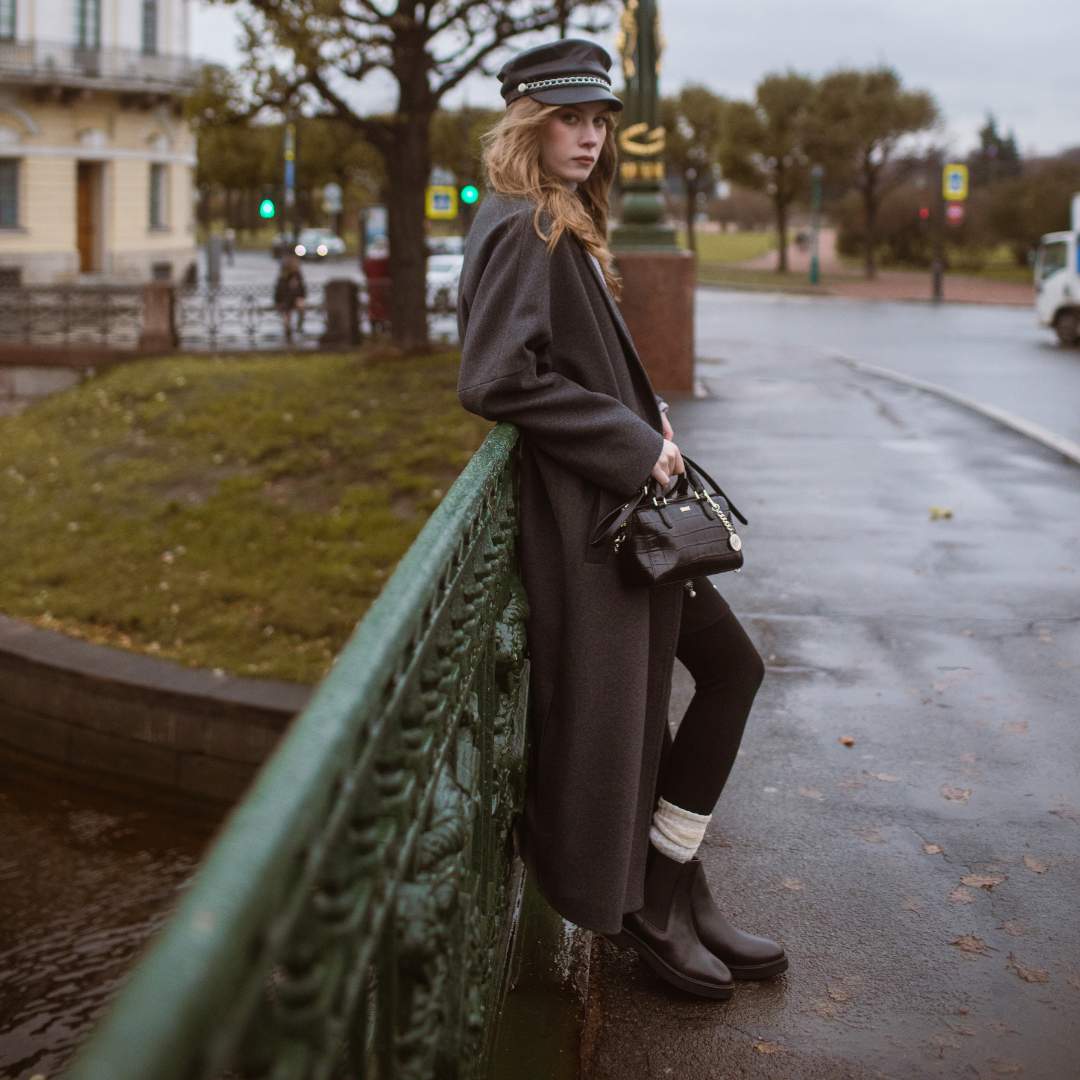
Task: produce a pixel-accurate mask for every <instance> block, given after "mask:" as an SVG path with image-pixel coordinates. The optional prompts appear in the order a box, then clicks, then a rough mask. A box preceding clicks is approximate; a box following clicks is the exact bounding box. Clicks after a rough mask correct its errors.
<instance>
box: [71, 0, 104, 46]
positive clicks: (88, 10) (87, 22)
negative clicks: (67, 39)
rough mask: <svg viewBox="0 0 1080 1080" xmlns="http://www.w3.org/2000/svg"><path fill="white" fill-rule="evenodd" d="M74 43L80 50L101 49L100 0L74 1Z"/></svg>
mask: <svg viewBox="0 0 1080 1080" xmlns="http://www.w3.org/2000/svg"><path fill="white" fill-rule="evenodd" d="M75 43H76V45H77V46H78V47H79V48H80V49H100V48H101V0H75Z"/></svg>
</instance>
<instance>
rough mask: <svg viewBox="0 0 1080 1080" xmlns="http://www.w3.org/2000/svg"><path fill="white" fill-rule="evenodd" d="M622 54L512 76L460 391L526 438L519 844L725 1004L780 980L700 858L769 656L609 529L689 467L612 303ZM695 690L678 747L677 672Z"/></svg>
mask: <svg viewBox="0 0 1080 1080" xmlns="http://www.w3.org/2000/svg"><path fill="white" fill-rule="evenodd" d="M610 67H611V59H610V57H609V56H608V54H607V52H606V51H605V50H604V49H602V48H601V47H599V46H598V45H595V44H593V43H592V42H588V41H582V40H579V39H564V40H560V41H556V42H553V43H551V44H548V45H542V46H538V47H537V48H533V49H529V50H526V51H525V52H522V53H519V54H518V55H517V56H516V57H515V58H514V59H513V60H511V61H510V62H509V63H508V64H507V65H506V66H505V67H504V68H503V70H502V71H501V72H500V73H499V78H500V80H501V82H502V95H503V98H504V100H505V101H506V103H507V108H506V111H505V113H504V114H503V116H502V117H501V118H500V120H499V122H498V123H497V124H496V125H495V127H494V128H493V129H492V130H491V131H490V132H488V133H487V135H486V136H485V137H484V144H485V151H484V165H485V171H486V173H487V180H488V187H489V194H488V196H487V198H486V199H485V200H484V202H483V203H482V204H481V206H480V208H479V210H478V212H477V216H476V219H475V221H474V222H473V225H472V228H471V229H470V232H469V237H468V241H467V243H466V248H465V261H464V266H463V268H462V274H461V284H460V290H459V297H458V324H459V330H460V334H461V342H462V357H461V374H460V378H459V382H458V394H459V397H460V400H461V402H462V404H463V405H464V406H465V408H466V409H468V410H469V411H470V412H474V413H477V414H478V415H480V416H484V417H486V418H488V419H491V420H507V421H510V422H512V423H514V424H515V425H517V427H518V428H519V431H520V434H521V439H520V459H519V464H520V470H519V476H520V487H519V494H520V544H519V550H520V559H521V574H522V580H523V583H524V585H525V590H526V593H527V595H528V599H529V616H528V623H527V632H528V642H529V653H530V658H531V689H530V699H529V709H530V716H529V723H530V743H531V747H530V757H529V769H528V777H527V783H526V803H525V813H524V820H523V822H521V826H522V828H521V834H522V835H521V838H520V839H521V842H522V848H523V854H524V857H525V859H526V861H527V863H528V864H529V866H530V868H531V870H532V872H533V873H534V875H535V877H536V880H537V883H538V885H539V887H540V889H541V891H542V892H543V893H544V895H545V896H546V897H547V899H548V900H549V901H550V903H551V904H552V905H553V906H554V907H555V909H556V910H557V911H559V912H560V913H561V914H562V915H563V916H565V917H566V918H568V919H570V920H571V921H572V922H575V923H577V924H578V925H579V926H584V927H587V928H589V929H592V930H595V931H598V932H600V933H604V934H606V935H608V936H609V937H610V938H611V939H612V940H613V941H615V942H617V943H618V944H621V945H626V946H629V947H632V948H634V949H635V950H636V951H637V952H638V953H639V955H640V956H641V957H642V959H643V960H645V962H646V963H648V964H649V966H650V967H651V968H652V969H653V970H654V971H655V972H657V974H659V975H660V976H661V977H662V978H664V979H666V980H667V981H668V982H670V983H672V984H673V985H675V986H678V987H680V988H682V989H684V990H686V991H689V992H690V993H694V994H698V995H700V996H703V997H711V998H718V999H723V998H726V997H729V996H730V995H731V992H732V985H733V984H732V978H733V976H734V977H735V978H764V977H768V976H771V975H775V974H777V973H779V972H780V971H783V970H784V969H785V968H786V967H787V959H786V957H785V955H784V951H783V949H782V948H781V947H780V946H779V945H777V944H776V943H775V942H772V941H770V940H768V939H767V938H760V937H754V936H752V935H750V934H745V933H743V932H742V931H740V930H737V929H735V928H734V927H732V926H731V925H730V923H728V922H727V920H726V919H725V918H724V916H723V915H722V914H721V913H720V911H719V910H718V909H717V907H716V905H715V903H714V902H713V899H712V897H711V895H710V894H709V890H708V885H707V883H706V880H705V876H704V871H703V869H702V866H701V863H700V862H699V861H698V860H697V859H696V857H695V856H696V852H697V848H698V845H699V844H700V842H701V838H702V836H703V835H704V832H705V828H706V826H707V824H708V822H709V817H710V815H711V813H712V809H713V805H714V804H715V802H716V798H717V796H718V795H719V794H720V789H721V788H722V787H723V784H724V781H725V780H726V778H727V773H728V770H729V769H730V767H731V764H732V762H733V760H734V757H735V753H736V751H737V750H738V746H739V741H740V739H741V736H742V729H743V724H744V721H745V719H746V715H747V713H748V712H749V710H750V706H751V703H752V701H753V698H754V695H755V693H756V691H757V688H758V686H759V685H760V682H761V679H762V677H763V675H764V665H763V663H762V661H761V657H760V656H759V654H758V652H757V650H756V649H755V648H754V646H753V643H752V642H751V641H750V639H749V638H748V637H747V635H746V633H745V631H744V630H743V629H742V627H741V626H740V624H739V623H738V621H737V620H736V618H735V616H734V615H733V614H732V612H731V610H730V609H729V608H728V606H727V604H726V603H725V601H724V600H723V598H722V597H721V596H720V594H719V593H718V592H717V591H716V589H715V588H714V587H713V586H712V584H711V583H710V582H709V580H708V579H707V578H697V579H695V580H694V581H693V582H691V583H689V584H690V588H684V587H683V585H682V584H679V583H676V584H674V585H669V586H666V587H658V588H651V589H650V588H641V587H637V588H634V587H628V586H626V585H624V584H623V583H622V582H621V580H620V578H619V575H618V573H617V568H616V566H615V565H614V562H613V558H612V552H611V550H610V548H609V547H594V546H591V545H590V543H589V539H590V537H591V535H592V533H593V531H594V529H595V527H596V524H597V522H598V521H599V519H600V518H601V517H603V515H604V514H606V513H607V512H608V511H609V510H611V509H612V508H613V507H615V506H617V505H619V504H621V503H623V502H625V501H626V500H627V498H628V497H629V496H631V495H633V494H634V493H636V492H638V491H640V490H641V487H642V485H643V484H645V483H646V482H648V481H649V479H650V478H652V479H654V480H656V481H657V482H658V483H659V484H661V485H663V486H664V487H665V488H666V487H667V486H669V484H670V483H671V480H672V477H673V476H675V475H676V474H678V473H681V472H683V462H682V457H681V455H680V452H679V448H678V445H677V444H676V443H675V442H674V432H673V431H672V428H671V425H670V423H669V422H668V419H667V416H666V415H665V410H666V404H665V403H664V402H663V401H661V399H660V398H658V397H657V395H656V394H655V392H654V391H653V389H652V386H651V384H650V382H649V378H648V376H647V374H646V373H645V369H644V368H643V367H642V364H641V361H640V359H639V357H638V355H637V352H636V350H635V348H634V344H633V341H632V339H631V337H630V333H629V331H628V330H627V328H626V325H625V323H624V322H623V321H622V318H621V316H620V314H619V311H618V308H617V307H616V305H615V300H614V296H617V294H618V290H619V282H618V279H617V278H616V276H615V274H614V272H613V270H612V259H611V254H610V252H609V251H608V248H607V242H606V235H607V215H608V189H609V187H610V184H611V181H612V179H613V177H614V175H615V163H616V153H615V143H614V139H613V136H612V131H613V126H614V120H613V114H614V111H615V110H618V109H621V108H622V103H621V102H620V101H619V99H618V98H617V97H615V96H614V95H613V94H612V93H611V89H610V86H611V84H610V79H609V76H608V71H609V69H610ZM676 657H678V659H679V660H681V661H682V662H683V663H684V664H685V665H686V666H687V667H688V668H689V670H690V672H691V674H692V675H693V676H694V679H695V693H694V698H693V700H692V701H691V703H690V706H689V708H688V709H687V712H686V715H685V716H684V718H683V720H682V723H681V725H680V727H679V730H678V735H677V737H676V738H675V740H674V742H672V740H671V736H670V732H669V729H668V724H667V711H668V701H669V697H670V691H671V675H672V666H673V663H674V659H675V658H676Z"/></svg>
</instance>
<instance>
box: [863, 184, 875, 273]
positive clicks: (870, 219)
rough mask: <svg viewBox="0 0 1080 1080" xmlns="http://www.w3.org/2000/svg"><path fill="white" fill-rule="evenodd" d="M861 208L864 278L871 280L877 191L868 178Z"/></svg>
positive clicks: (873, 268) (873, 270)
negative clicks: (864, 250)
mask: <svg viewBox="0 0 1080 1080" xmlns="http://www.w3.org/2000/svg"><path fill="white" fill-rule="evenodd" d="M863 209H864V211H865V215H866V230H865V232H866V252H865V255H866V260H865V262H866V279H867V280H868V281H872V280H873V279H874V278H875V277H877V263H876V261H875V254H874V248H875V247H876V245H877V192H876V191H875V190H874V185H873V182H872V181H871V180H869V179H867V183H866V187H864V188H863Z"/></svg>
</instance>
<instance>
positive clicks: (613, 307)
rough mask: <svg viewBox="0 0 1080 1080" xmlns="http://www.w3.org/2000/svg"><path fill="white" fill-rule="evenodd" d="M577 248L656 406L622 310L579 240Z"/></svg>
mask: <svg viewBox="0 0 1080 1080" xmlns="http://www.w3.org/2000/svg"><path fill="white" fill-rule="evenodd" d="M577 248H578V251H579V252H580V257H581V258H582V259H584V260H585V264H586V266H587V267H588V273H589V274H590V275H591V276H592V279H593V280H594V281H595V282H596V283H597V285H599V287H600V292H601V294H602V295H603V297H604V303H605V304H607V308H608V311H610V312H611V317H612V319H614V321H615V327H616V329H617V330H618V332H619V336H620V337H621V338H622V342H623V348H624V349H625V350H626V355H627V356H628V357H629V358H630V365H631V368H633V369H636V371H637V373H638V374H639V375H640V376H641V380H642V382H643V384H644V385H645V386H646V387H647V388H648V391H649V392H648V395H647V397H648V399H649V400H650V401H651V402H652V403H653V405H654V406H656V395H655V393H654V391H653V389H652V383H651V382H650V381H649V375H648V372H646V370H645V365H644V364H643V363H642V362H641V357H640V356H638V351H637V347H636V346H635V345H634V339H633V338H632V337H631V336H630V328H629V327H628V326H627V325H626V323H625V322H624V321H623V317H622V312H621V311H619V305H618V304H616V303H615V298H614V297H613V296H612V295H611V293H610V292H609V291H608V287H607V282H606V281H605V280H604V275H603V273H602V272H601V270H600V268H599V267H598V266H597V265H596V264H595V263H594V262H593V261H592V258H591V257H590V256H589V252H588V251H587V250H586V249H585V247H584V245H582V244H581V243H580V242H579V243H578V244H577ZM658 409H659V407H658V406H657V418H659V411H658ZM658 430H659V429H658Z"/></svg>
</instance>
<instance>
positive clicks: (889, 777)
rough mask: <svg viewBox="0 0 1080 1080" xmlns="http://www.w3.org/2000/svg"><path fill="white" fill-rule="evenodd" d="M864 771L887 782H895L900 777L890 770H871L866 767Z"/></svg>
mask: <svg viewBox="0 0 1080 1080" xmlns="http://www.w3.org/2000/svg"><path fill="white" fill-rule="evenodd" d="M863 772H865V773H866V775H867V776H872V777H873V778H874V779H875V780H884V781H885V783H887V784H895V783H896V781H897V780H899V779H900V777H899V776H896V775H895V774H893V773H888V772H869V771H867V770H866V769H864V770H863Z"/></svg>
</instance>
